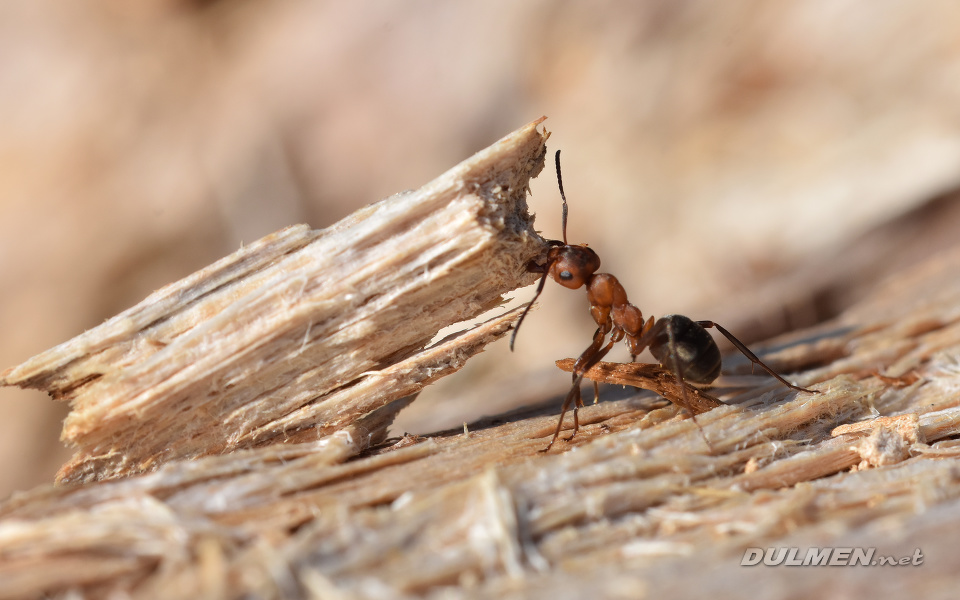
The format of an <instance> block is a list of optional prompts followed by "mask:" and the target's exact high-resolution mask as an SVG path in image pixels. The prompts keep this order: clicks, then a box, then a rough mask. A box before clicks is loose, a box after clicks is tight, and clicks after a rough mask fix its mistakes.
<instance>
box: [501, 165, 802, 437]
mask: <svg viewBox="0 0 960 600" xmlns="http://www.w3.org/2000/svg"><path fill="white" fill-rule="evenodd" d="M556 163H557V184H558V185H559V187H560V198H561V199H562V200H563V216H562V231H563V241H560V240H548V243H549V244H550V246H551V248H550V250H549V251H548V253H547V262H546V264H543V265H540V264H537V263H534V262H532V263H530V264H528V265H527V269H528V270H529V271H530V272H533V273H543V277H542V278H540V283H539V284H538V285H537V291H536V293H535V294H534V296H533V300H531V301H530V304H528V305H527V307H526V309H524V311H523V314H521V315H520V319H519V320H518V321H517V326H516V328H515V329H514V331H513V334H512V335H511V337H510V350H511V351H512V350H513V343H514V340H516V337H517V331H519V329H520V324H521V323H523V319H524V317H526V316H527V313H528V312H529V311H530V307H531V306H533V303H534V302H535V301H536V300H537V298H538V297H539V296H540V293H541V292H542V291H543V286H544V284H545V283H546V281H547V277H548V276H549V277H551V278H552V279H553V280H554V281H556V282H557V283H559V284H560V285H562V286H563V287H566V288H570V289H573V290H575V289H577V288H580V287H583V286H586V288H587V299H588V300H589V301H590V314H591V315H592V316H593V320H594V321H596V323H597V331H596V333H594V334H593V342H592V343H591V344H590V346H588V347H587V349H586V350H584V351H583V353H582V354H581V355H580V357H579V358H577V360H576V361H575V362H574V364H573V371H572V376H573V387H571V388H570V392H569V393H567V397H566V398H565V399H564V401H563V407H562V408H561V409H560V419H559V421H558V422H557V429H556V431H555V432H554V434H553V439H551V440H550V443H549V444H547V447H546V448H544V450H543V451H544V452H546V451H547V450H549V449H550V447H551V446H553V444H554V442H556V441H557V438H558V437H560V429H561V428H562V427H563V417H564V415H566V413H567V410H568V409H569V408H570V405H571V403H572V404H573V434H572V435H571V436H570V438H568V439H573V437H574V436H576V435H577V431H578V430H579V429H580V421H579V419H578V417H577V410H578V409H580V408H581V407H583V399H582V398H581V396H580V383H581V382H582V381H583V376H584V374H585V373H586V372H587V371H588V370H590V368H591V367H593V366H594V365H596V364H597V363H598V362H600V360H601V359H602V358H603V357H604V356H605V355H606V354H607V353H608V352H609V351H610V349H611V348H613V345H614V344H615V343H617V342H619V341H620V340H623V339H625V340H626V342H627V346H628V347H629V348H630V360H631V362H636V358H637V355H639V354H640V353H641V352H643V350H644V349H646V348H649V349H650V353H651V354H653V356H654V358H656V359H657V360H658V361H659V362H660V365H661V366H662V367H664V368H665V369H668V370H669V371H671V372H672V373H673V375H674V377H675V378H676V380H677V382H678V383H679V385H680V388H681V390H682V392H683V394H684V400H686V385H687V384H686V382H691V383H699V384H708V383H711V382H712V381H713V380H715V379H716V378H717V377H718V376H719V375H720V349H719V348H717V344H716V342H714V340H713V337H712V336H711V335H710V334H709V333H708V332H707V328H710V327H713V328H715V329H716V330H717V331H719V332H720V333H721V334H723V336H724V337H725V338H727V339H728V340H730V342H731V343H732V344H733V345H734V346H735V347H736V348H737V350H739V351H740V352H742V353H743V355H744V356H746V357H747V358H748V359H750V362H752V363H753V364H754V365H757V366H759V367H760V368H761V369H763V370H764V371H766V372H767V373H769V374H770V375H772V376H774V377H776V378H777V380H778V381H779V382H780V383H782V384H783V385H785V386H787V387H789V388H790V389H794V390H797V391H801V392H809V393H819V392H816V391H815V390H808V389H806V388H802V387H799V386H796V385H793V384H792V383H790V382H789V381H787V380H786V379H784V378H783V377H781V376H780V375H778V374H777V373H775V372H774V371H773V369H771V368H770V367H768V366H767V365H765V364H764V363H763V361H761V360H760V359H759V358H757V355H756V354H754V353H753V352H751V351H750V350H749V349H748V348H747V347H746V346H745V345H744V344H743V342H741V341H740V340H738V339H737V338H736V337H734V336H733V334H732V333H730V332H729V331H727V330H726V329H724V328H723V327H722V326H720V325H718V324H717V323H714V322H713V321H694V320H692V319H690V318H688V317H685V316H683V315H667V316H665V317H661V318H660V319H656V320H655V319H654V318H653V317H650V318H649V319H647V320H646V321H644V320H643V314H642V313H641V312H640V309H639V308H637V307H636V306H634V305H632V304H630V302H629V301H628V300H627V292H626V291H625V290H624V289H623V286H622V285H621V284H620V282H619V281H617V278H616V277H614V276H613V275H611V274H609V273H597V271H598V270H599V269H600V257H599V256H598V255H597V253H596V252H594V251H593V250H591V249H590V248H589V247H587V246H586V245H578V244H569V243H568V242H567V197H566V195H565V194H564V193H563V179H562V177H561V175H560V151H559V150H557V154H556ZM608 334H609V336H610V339H609V341H607V339H606V338H607V335H608ZM604 342H606V343H604ZM594 385H596V384H594ZM708 443H709V442H708Z"/></svg>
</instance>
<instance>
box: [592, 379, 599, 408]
mask: <svg viewBox="0 0 960 600" xmlns="http://www.w3.org/2000/svg"><path fill="white" fill-rule="evenodd" d="M598 402H600V384H599V383H597V382H596V381H594V382H593V403H594V404H597V403H598Z"/></svg>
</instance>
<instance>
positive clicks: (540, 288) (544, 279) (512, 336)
mask: <svg viewBox="0 0 960 600" xmlns="http://www.w3.org/2000/svg"><path fill="white" fill-rule="evenodd" d="M527 268H528V269H529V268H530V267H529V266H528V267H527ZM534 272H536V271H534ZM549 272H550V271H549V270H547V269H544V270H543V277H541V278H540V283H539V284H537V291H536V293H535V294H534V295H533V299H532V300H530V302H529V303H528V304H527V307H526V308H525V309H523V312H522V313H520V318H519V319H517V324H516V325H514V326H513V333H511V334H510V352H513V342H514V341H515V340H516V339H517V332H518V331H520V324H521V323H523V320H524V319H525V318H526V317H527V313H528V312H530V309H531V308H533V303H534V302H536V301H537V298H539V297H540V292H542V291H543V285H544V284H545V283H547V274H549Z"/></svg>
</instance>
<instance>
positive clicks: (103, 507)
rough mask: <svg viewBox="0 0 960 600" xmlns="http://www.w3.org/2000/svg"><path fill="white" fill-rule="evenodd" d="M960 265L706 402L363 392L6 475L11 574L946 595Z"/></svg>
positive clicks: (132, 581)
mask: <svg viewBox="0 0 960 600" xmlns="http://www.w3.org/2000/svg"><path fill="white" fill-rule="evenodd" d="M520 264H522V263H517V265H520ZM958 269H960V249H954V250H951V251H945V252H942V253H940V254H938V255H935V256H933V257H931V258H929V259H927V260H926V261H923V262H921V263H919V264H918V265H914V266H913V267H911V268H910V269H909V270H908V271H904V272H901V273H899V274H897V275H896V276H894V277H891V278H889V279H887V280H885V281H882V282H877V283H876V285H875V287H874V289H873V290H872V292H870V293H868V294H866V295H865V296H864V297H863V298H862V299H861V301H860V302H859V303H857V304H856V305H855V306H853V307H852V308H850V309H848V310H846V311H844V312H843V313H842V314H841V315H839V316H838V317H836V318H834V319H831V320H829V321H827V322H824V323H821V324H819V325H817V326H816V327H813V328H810V329H807V330H802V331H796V332H793V333H791V334H789V335H788V336H785V337H781V338H779V339H778V340H775V341H773V342H769V343H767V344H766V345H755V346H754V350H756V351H758V353H759V354H760V356H761V358H763V359H764V361H765V362H767V363H768V364H769V365H770V366H771V367H773V368H774V369H777V370H779V371H781V372H783V373H786V374H788V378H789V379H791V380H793V381H795V382H796V383H798V384H800V385H803V386H808V387H812V388H813V389H816V390H819V391H820V392H822V393H820V394H804V393H798V392H796V391H794V390H790V389H787V388H785V387H784V386H782V385H780V384H778V383H776V382H775V381H772V380H771V379H770V378H767V377H759V376H757V377H749V376H747V375H746V374H747V373H749V372H750V364H749V361H747V360H746V359H744V358H743V357H739V356H735V355H731V356H728V357H726V358H725V372H726V373H732V374H734V375H736V376H737V379H738V380H740V381H741V382H746V384H745V385H741V386H740V387H739V388H738V389H737V390H736V391H733V392H727V393H723V390H719V391H714V392H711V393H715V394H720V397H721V399H722V400H723V401H724V403H725V405H724V406H720V407H718V408H714V409H713V410H709V411H707V412H703V413H701V414H699V415H698V417H697V421H698V423H699V428H698V426H697V425H696V424H694V423H693V421H691V420H690V419H689V418H687V415H686V414H685V413H684V412H683V411H681V410H679V409H678V408H677V407H675V406H674V405H672V404H670V403H668V402H665V401H664V400H662V399H660V398H658V397H656V396H654V395H652V394H650V393H646V392H643V393H640V394H638V395H632V396H629V397H627V398H623V399H619V400H608V401H602V402H600V403H599V404H597V405H588V406H587V407H586V408H584V409H582V410H581V411H580V419H581V431H580V433H579V434H578V436H577V437H576V438H574V439H573V440H572V441H561V442H558V443H557V444H555V445H554V447H553V449H552V450H551V451H550V452H549V453H546V454H545V453H542V452H541V450H542V449H543V448H544V447H545V445H546V443H547V441H548V440H549V439H550V437H551V436H552V434H553V429H554V426H555V423H556V418H557V412H558V409H559V399H556V398H554V399H549V400H547V401H545V403H544V404H543V405H542V406H539V407H537V408H536V409H531V410H528V411H525V412H516V413H511V414H505V415H500V416H499V417H497V418H495V419H492V420H488V421H483V422H480V423H476V424H474V425H473V426H471V427H470V428H469V430H468V431H459V430H458V431H450V432H443V433H439V434H437V435H434V436H429V437H405V438H402V439H397V440H388V441H387V442H385V443H382V444H379V445H376V446H374V447H372V448H366V449H365V444H366V443H367V442H366V440H367V439H368V436H369V432H371V431H376V430H381V429H382V427H383V426H384V423H385V422H388V421H389V419H390V418H391V416H392V414H390V413H389V411H377V410H374V411H369V412H366V413H364V414H362V415H356V417H355V418H354V419H353V420H352V421H351V422H350V423H346V424H345V425H344V426H343V427H341V428H340V430H339V431H337V432H335V433H333V434H332V435H328V436H326V437H323V438H320V439H311V440H309V441H307V440H297V439H294V440H293V443H273V444H270V445H266V446H263V447H253V448H238V449H236V450H233V451H231V452H227V453H224V452H223V449H218V450H217V452H209V453H208V454H211V455H209V456H201V457H198V458H195V459H192V460H184V459H177V460H170V461H168V462H167V463H166V464H163V465H161V466H159V467H158V468H156V470H155V471H153V472H151V473H148V474H145V475H141V476H134V477H125V478H117V479H115V480H112V481H102V482H89V483H84V484H71V485H61V486H56V487H53V486H51V487H43V488H38V489H35V490H33V491H30V492H27V493H23V494H19V495H16V496H14V497H13V498H11V499H9V500H8V501H6V502H5V503H4V504H2V505H0V558H2V560H0V581H2V582H3V583H4V585H2V586H0V597H9V598H19V597H39V596H40V595H41V594H43V593H48V594H50V595H53V596H67V595H69V594H70V593H72V592H79V593H80V594H81V595H82V596H85V597H108V596H110V595H111V594H115V593H117V592H122V593H125V594H129V595H131V596H133V597H137V598H154V597H156V598H161V597H210V598H232V597H263V598H384V597H392V598H404V597H411V598H412V597H435V598H527V597H543V598H578V599H579V598H585V597H625V598H627V597H629V598H635V597H678V598H680V597H703V596H714V597H742V596H743V595H744V594H745V593H750V594H753V595H754V596H755V597H764V598H778V597H779V598H795V597H814V596H816V597H834V598H839V597H851V596H852V595H858V596H867V595H870V596H873V597H883V596H886V597H905V595H906V594H909V595H918V596H922V597H925V598H930V597H951V596H950V594H952V593H954V591H955V587H954V581H955V573H956V570H957V566H958V562H960V559H958V558H957V557H956V552H955V550H954V545H955V544H954V541H953V540H954V539H955V537H956V534H958V533H960V500H958V497H960V462H958V458H960V447H958V444H957V441H956V439H955V438H956V436H957V434H958V433H960V358H958V356H960V279H958V278H957V277H956V276H955V273H956V272H958ZM513 316H515V315H512V316H511V315H507V316H504V317H503V318H502V319H500V320H494V321H491V322H490V323H489V324H488V325H487V327H491V328H494V331H495V333H494V334H493V336H495V335H496V334H497V333H501V334H502V332H503V331H506V329H507V327H508V325H509V322H510V319H511V318H512V317H513ZM301 335H302V332H301ZM489 337H490V336H489V334H487V333H483V332H482V330H478V332H476V333H474V332H471V333H465V334H463V335H462V336H461V337H460V338H455V339H448V340H446V341H445V342H444V343H443V344H440V345H438V346H437V347H436V348H435V349H434V350H435V351H436V352H438V353H441V354H443V355H444V356H450V355H451V354H455V353H456V352H457V350H456V349H457V348H458V347H459V345H460V344H464V345H466V346H469V344H470V343H471V342H472V343H481V344H482V343H483V342H484V341H486V340H487V339H488V338H489ZM478 339H479V340H483V341H481V342H478V341H477V340H478ZM444 344H446V345H447V346H444ZM467 354H469V352H467ZM637 372H639V373H641V374H647V375H651V376H655V375H656V374H657V370H656V369H655V368H649V369H647V368H645V369H643V370H638V371H637ZM557 376H558V377H564V378H566V377H568V375H566V374H564V373H562V372H559V371H558V372H557ZM638 383H644V382H638ZM647 383H649V385H650V386H651V387H656V388H657V389H658V391H662V392H666V393H668V394H669V393H670V389H669V386H670V385H671V384H670V383H669V382H667V381H666V380H663V381H660V382H657V381H653V382H647ZM358 385H360V384H358ZM378 385H379V384H376V385H375V386H374V387H373V388H371V389H368V390H365V391H364V393H365V394H368V393H375V391H376V387H377V386H378ZM241 386H242V384H241ZM657 386H660V387H657ZM664 386H666V387H664ZM674 392H675V390H674ZM602 393H604V394H609V393H610V391H609V390H604V391H603V392H602ZM407 401H409V400H408V399H407V400H400V399H398V400H396V401H394V402H393V403H392V404H391V405H390V406H392V407H394V408H396V407H398V406H400V405H401V404H403V403H404V402H407ZM149 434H150V431H149V430H148V429H141V431H140V435H149ZM567 435H569V423H568V428H567V429H566V431H565V434H564V436H563V437H566V436H567ZM704 436H705V437H706V439H707V440H709V445H708V444H707V442H706V440H705V439H704ZM276 441H281V440H276ZM751 546H758V547H768V546H796V547H801V548H806V547H811V546H817V547H822V546H834V547H851V546H865V547H876V548H877V552H878V554H880V555H884V556H886V555H890V556H896V557H902V556H909V555H912V554H913V553H914V551H915V549H916V548H920V549H922V552H923V554H924V564H923V566H922V567H917V568H910V567H901V568H881V567H876V568H857V569H853V568H824V567H808V568H801V569H796V568H795V569H788V568H783V567H781V568H766V567H753V568H747V567H740V566H739V563H740V558H741V556H742V555H743V551H744V548H746V547H751Z"/></svg>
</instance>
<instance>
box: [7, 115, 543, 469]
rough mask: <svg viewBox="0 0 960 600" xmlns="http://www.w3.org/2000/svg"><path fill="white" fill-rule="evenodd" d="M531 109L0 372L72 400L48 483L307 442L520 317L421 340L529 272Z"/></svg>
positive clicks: (403, 391) (405, 392) (429, 375)
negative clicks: (399, 181)
mask: <svg viewBox="0 0 960 600" xmlns="http://www.w3.org/2000/svg"><path fill="white" fill-rule="evenodd" d="M541 121H542V119H541V120H538V121H535V122H533V123H530V124H529V125H527V126H525V127H523V128H521V129H519V130H517V131H516V132H514V133H512V134H510V135H508V136H507V137H505V138H503V139H502V140H500V141H499V142H497V143H495V144H493V145H492V146H490V147H489V148H487V149H485V150H483V151H481V152H478V153H477V154H475V155H474V156H472V157H470V158H469V159H467V160H465V161H464V162H462V163H460V164H459V165H457V166H456V167H454V168H452V169H451V170H449V171H448V172H446V173H444V174H443V175H441V176H440V177H438V178H436V179H435V180H433V181H431V182H430V183H428V184H426V185H425V186H423V187H422V188H420V189H419V190H416V191H413V192H405V193H402V194H398V195H396V196H392V197H390V198H387V199H385V200H383V201H380V202H377V203H376V204H372V205H370V206H367V207H365V208H363V209H361V210H359V211H357V212H356V213H354V214H352V215H350V216H349V217H347V218H345V219H344V220H342V221H341V222H339V223H337V224H335V225H333V226H332V227H329V228H327V229H324V230H321V231H316V230H312V229H310V228H309V227H307V226H306V225H297V226H293V227H288V228H287V229H284V230H281V231H278V232H276V233H274V234H271V235H268V236H266V237H264V238H262V239H260V240H258V241H256V242H254V243H253V244H250V245H248V246H245V247H244V248H241V249H240V250H238V251H237V252H235V253H233V254H232V255H230V256H227V257H225V258H223V259H222V260H220V261H218V262H216V263H214V264H212V265H210V266H209V267H207V268H205V269H202V270H200V271H198V272H196V273H194V274H193V275H190V276H189V277H186V278H184V279H182V280H181V281H178V282H176V283H173V284H170V285H168V286H166V287H164V288H163V289H160V290H158V291H157V292H155V293H154V294H152V295H150V296H149V297H148V298H146V299H145V300H144V301H143V302H141V303H140V304H138V305H136V306H134V307H133V308H131V309H129V310H127V311H125V312H123V313H121V314H119V315H117V316H116V317H114V318H112V319H110V320H108V321H107V322H105V323H103V324H102V325H100V326H98V327H95V328H93V329H91V330H89V331H87V332H85V333H83V334H82V335H79V336H77V337H76V338H74V339H72V340H70V341H68V342H66V343H64V344H61V345H60V346H57V347H56V348H53V349H51V350H48V351H46V352H43V353H41V354H39V355H38V356H35V357H33V358H31V359H30V360H28V361H26V362H25V363H23V364H21V365H19V366H16V367H13V368H10V369H7V370H6V371H4V372H3V373H2V375H0V384H2V385H17V386H20V387H29V388H36V389H39V390H43V391H47V392H48V393H50V394H51V395H52V396H53V397H54V398H57V399H60V400H64V401H67V402H69V403H70V406H71V412H70V414H69V416H68V417H67V419H66V421H65V423H64V429H63V436H62V437H63V439H64V440H65V441H67V442H69V443H70V444H71V445H74V446H76V447H77V448H78V450H77V453H76V454H75V455H74V457H73V459H72V460H71V461H70V462H69V463H68V464H66V465H64V467H63V468H62V469H61V470H60V473H59V475H58V480H59V481H61V482H73V481H92V480H98V479H107V478H111V477H118V476H124V475H130V474H134V473H142V472H145V471H150V470H152V469H155V468H156V467H158V466H159V465H160V464H162V463H164V462H167V461H170V460H175V459H182V458H192V457H199V456H204V455H209V454H219V453H223V452H229V451H233V450H237V449H241V448H253V447H258V446H264V445H269V444H273V443H276V442H281V441H283V442H287V443H290V442H298V441H304V440H314V439H318V438H321V437H324V436H326V435H329V434H330V433H333V432H334V431H337V430H340V429H342V428H344V427H346V426H347V425H350V424H351V423H354V422H356V421H357V420H358V419H360V418H362V417H364V416H365V415H368V414H370V413H371V412H373V411H376V410H387V411H393V412H395V411H396V410H397V409H398V407H396V406H395V407H393V408H390V405H391V404H392V403H395V402H397V401H399V400H400V399H401V398H404V397H405V396H409V395H410V394H414V393H416V392H417V391H419V390H420V389H421V388H422V387H423V386H424V385H426V384H427V383H429V382H430V381H433V380H435V379H437V378H438V377H441V376H443V375H446V374H448V373H451V372H453V371H456V370H457V369H458V368H460V366H461V365H462V364H463V362H464V361H465V360H466V359H467V358H468V357H469V356H470V355H472V354H473V353H476V352H478V351H480V350H482V348H483V346H484V345H485V344H486V343H488V342H490V341H492V340H494V339H496V338H497V337H499V336H500V335H502V334H503V333H504V332H505V331H506V330H507V329H508V328H509V326H510V320H511V319H513V318H515V317H516V315H510V316H509V317H506V318H504V319H501V320H500V321H498V322H496V323H492V324H490V323H488V324H487V325H485V326H484V328H483V329H482V332H483V333H482V335H474V336H472V337H471V338H470V339H469V340H466V339H464V340H460V345H459V346H458V347H451V346H449V345H448V346H447V347H446V350H444V351H441V352H438V351H437V350H436V349H435V348H434V349H425V348H426V346H427V344H428V343H429V342H430V340H431V338H433V337H434V336H435V335H436V334H437V332H438V331H439V330H440V329H442V328H444V327H447V326H449V325H453V324H456V323H458V322H461V321H464V320H466V319H471V318H473V317H475V316H477V315H479V314H481V313H483V312H485V311H487V310H489V309H491V308H494V307H496V306H497V305H498V304H499V303H501V302H502V301H503V296H502V295H503V294H504V293H505V292H508V291H510V290H513V289H515V288H517V287H519V286H522V285H525V284H528V283H530V282H531V281H532V278H533V277H534V276H533V275H531V274H530V273H527V272H526V269H525V265H526V264H527V262H528V261H530V260H531V259H533V258H534V257H536V256H538V255H539V254H540V253H541V252H542V250H543V248H544V242H543V240H542V239H541V238H540V237H539V236H538V235H537V234H536V233H535V232H534V230H533V228H532V218H531V217H530V215H529V214H528V212H527V205H526V195H527V193H528V189H529V188H528V183H529V179H530V178H531V177H534V176H536V175H537V174H538V173H539V172H540V171H541V169H542V168H543V158H544V154H545V151H546V149H545V140H546V138H547V134H546V133H541V132H540V131H538V130H537V125H538V124H539V123H540V122H541ZM388 424H389V420H387V421H386V422H384V424H383V425H384V426H383V427H380V428H378V429H376V430H373V431H370V432H368V435H367V437H366V440H365V444H366V443H368V442H369V441H371V440H373V441H376V440H377V439H380V438H382V437H383V434H384V431H385V427H386V425H388Z"/></svg>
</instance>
